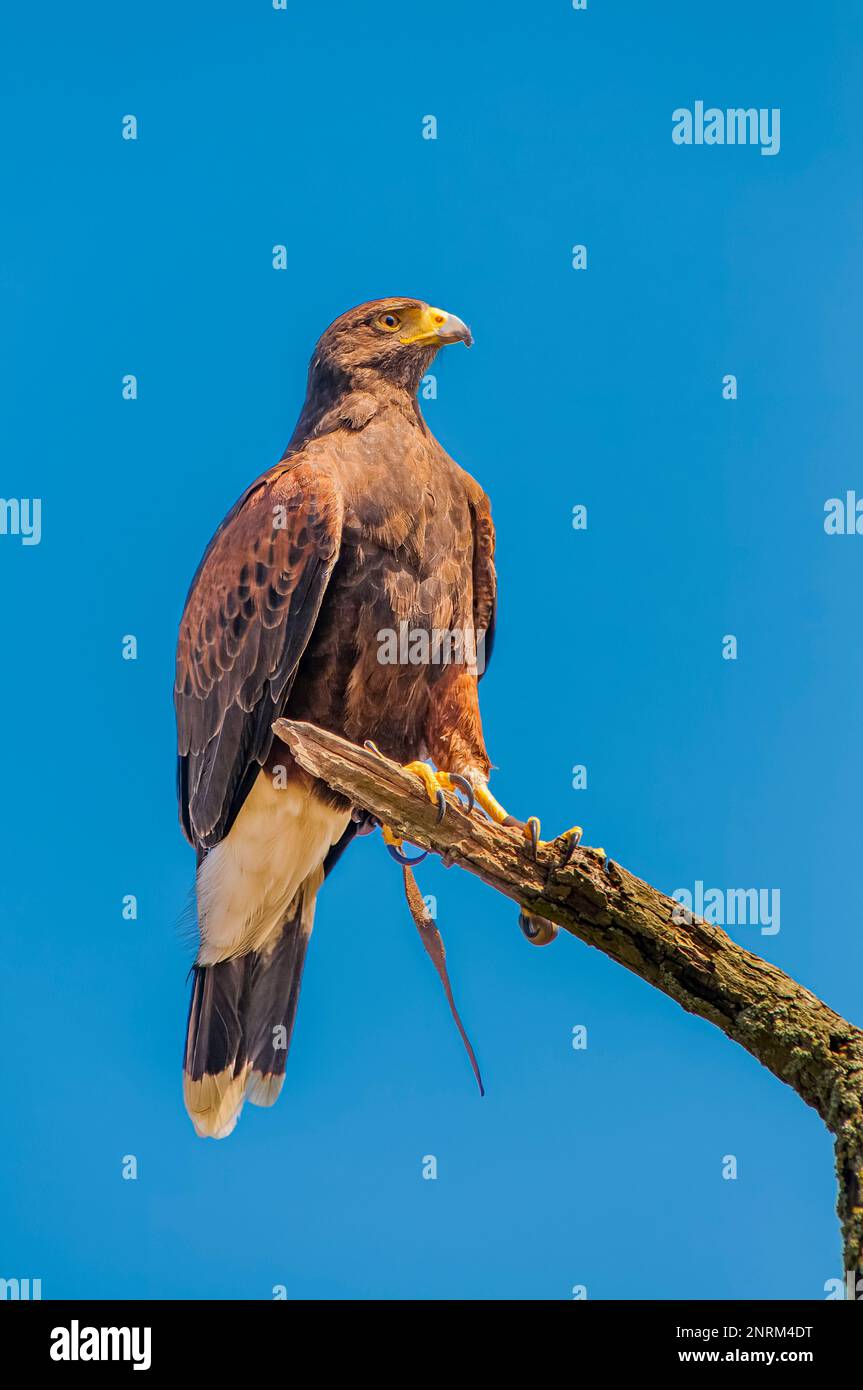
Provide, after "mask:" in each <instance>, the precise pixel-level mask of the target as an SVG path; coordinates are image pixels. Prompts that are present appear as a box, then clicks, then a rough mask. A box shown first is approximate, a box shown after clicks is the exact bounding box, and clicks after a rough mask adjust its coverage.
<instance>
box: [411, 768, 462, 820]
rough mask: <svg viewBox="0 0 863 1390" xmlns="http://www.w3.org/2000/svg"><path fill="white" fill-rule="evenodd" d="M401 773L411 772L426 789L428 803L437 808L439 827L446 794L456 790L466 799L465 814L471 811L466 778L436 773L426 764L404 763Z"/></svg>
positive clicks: (455, 774) (453, 773)
mask: <svg viewBox="0 0 863 1390" xmlns="http://www.w3.org/2000/svg"><path fill="white" fill-rule="evenodd" d="M402 771H403V772H412V773H413V774H414V775H415V776H416V777H418V778H419V779H420V781H421V782H422V784H423V786H424V787H425V789H426V794H427V796H428V799H429V801H431V802H433V803H434V805H435V806H437V824H438V825H440V823H441V821H442V820H443V818H444V816H445V815H446V805H447V803H446V793H447V792H455V791H456V789H458V790H459V791H460V792H462V793H463V795H464V796H465V797H466V798H467V814H468V815H470V813H471V811H472V810H473V805H474V796H473V787H472V786H471V784H470V782H469V781H468V780H467V778H466V777H462V776H461V774H460V773H458V772H436V771H435V770H434V768H431V767H429V765H428V763H423V762H419V761H417V762H413V763H405V764H404V766H403V768H402Z"/></svg>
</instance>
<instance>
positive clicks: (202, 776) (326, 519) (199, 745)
mask: <svg viewBox="0 0 863 1390" xmlns="http://www.w3.org/2000/svg"><path fill="white" fill-rule="evenodd" d="M343 510H344V507H343V501H342V497H341V493H340V492H339V490H338V487H337V484H336V483H335V482H334V480H333V479H332V478H331V477H329V476H328V475H327V474H325V473H321V472H318V471H317V470H316V469H315V468H313V467H312V466H311V465H309V464H308V463H287V464H284V463H283V464H280V465H277V466H276V468H274V469H272V470H271V471H270V472H269V473H267V474H264V476H263V477H262V478H260V479H259V480H258V481H257V482H256V483H253V484H252V486H251V487H250V488H249V489H248V491H247V492H246V493H245V494H244V495H243V497H242V498H241V499H240V501H239V502H238V503H237V505H236V506H235V507H234V509H233V511H232V512H230V513H229V515H228V516H227V517H226V519H225V520H224V521H223V523H222V525H221V526H220V527H219V530H218V531H217V532H216V534H215V536H214V537H213V540H212V541H211V542H210V545H209V548H208V550H207V552H206V554H205V555H204V558H203V560H202V561H201V564H200V567H199V569H198V573H197V574H196V575H195V578H194V580H193V581H192V587H191V589H190V591H189V597H188V598H187V600H186V607H185V610H184V612H183V618H182V621H181V623H180V636H179V640H178V643H177V678H176V683H175V687H174V703H175V707H176V711H177V752H178V757H179V761H178V768H177V791H178V796H179V802H180V820H181V821H182V824H183V828H184V830H185V832H186V835H187V836H188V838H189V839H190V840H191V842H192V844H193V845H195V846H196V847H197V848H199V849H201V848H204V849H209V848H211V847H212V846H213V845H215V844H218V842H219V840H221V839H223V837H224V836H225V835H226V834H227V833H228V831H229V830H230V828H231V825H232V824H233V822H234V819H235V818H236V816H237V814H238V812H239V810H240V808H241V806H242V804H243V801H244V800H245V798H246V796H247V794H248V792H249V790H250V789H251V786H252V783H253V782H254V780H255V777H256V776H257V773H258V770H259V768H260V767H261V766H262V764H263V763H264V762H265V761H266V758H267V755H268V754H269V751H270V747H271V745H272V741H273V734H272V731H271V725H272V723H273V720H274V719H276V718H278V716H279V715H280V714H281V713H282V710H283V709H284V705H285V701H286V699H287V696H288V694H289V693H290V689H291V685H292V683H293V679H294V676H295V674H296V669H297V664H298V662H299V660H300V657H301V656H302V654H303V651H304V650H305V647H306V644H307V642H308V640H309V637H310V635H311V632H312V629H313V628H314V625H315V621H316V619H317V616H318V611H319V609H320V606H321V601H322V599H323V596H324V591H325V589H326V587H327V583H328V581H329V578H330V575H331V573H332V571H333V566H334V565H335V563H336V559H337V558H338V553H339V546H340V543H341V530H342V515H343Z"/></svg>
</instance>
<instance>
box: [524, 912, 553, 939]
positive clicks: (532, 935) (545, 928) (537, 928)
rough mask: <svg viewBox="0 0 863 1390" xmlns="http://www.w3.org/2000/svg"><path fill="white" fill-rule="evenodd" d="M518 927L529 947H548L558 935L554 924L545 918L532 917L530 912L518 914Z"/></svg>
mask: <svg viewBox="0 0 863 1390" xmlns="http://www.w3.org/2000/svg"><path fill="white" fill-rule="evenodd" d="M518 925H519V926H520V927H521V930H522V933H523V935H524V936H525V937H526V938H527V940H528V941H529V942H530V944H531V946H550V945H551V943H552V941H554V939H555V937H556V936H557V933H558V928H557V927H556V926H555V924H554V922H549V920H548V918H546V917H534V916H533V915H532V914H531V913H530V912H520V913H519V914H518Z"/></svg>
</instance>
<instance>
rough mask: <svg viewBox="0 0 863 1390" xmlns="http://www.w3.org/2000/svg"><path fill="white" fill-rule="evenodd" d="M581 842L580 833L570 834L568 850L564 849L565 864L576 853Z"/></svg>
mask: <svg viewBox="0 0 863 1390" xmlns="http://www.w3.org/2000/svg"><path fill="white" fill-rule="evenodd" d="M580 844H581V836H580V835H570V837H569V839H568V840H567V842H566V850H565V851H564V855H563V862H564V864H568V863H569V861H570V859H571V858H572V856H573V855H574V854H575V851H576V850H577V849H578V847H579V845H580Z"/></svg>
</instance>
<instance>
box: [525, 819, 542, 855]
mask: <svg viewBox="0 0 863 1390" xmlns="http://www.w3.org/2000/svg"><path fill="white" fill-rule="evenodd" d="M527 824H528V828H529V830H530V843H531V848H532V850H533V857H534V859H535V858H536V849H537V845H538V844H539V826H538V825H537V823H536V820H535V818H534V817H533V816H531V818H530V820H529V821H528V823H527Z"/></svg>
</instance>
